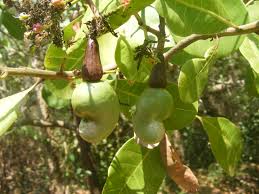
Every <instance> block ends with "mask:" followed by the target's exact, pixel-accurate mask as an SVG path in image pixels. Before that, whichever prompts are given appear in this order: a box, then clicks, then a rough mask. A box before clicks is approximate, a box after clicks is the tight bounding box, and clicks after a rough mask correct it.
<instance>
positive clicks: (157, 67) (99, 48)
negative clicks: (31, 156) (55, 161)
mask: <svg viewBox="0 0 259 194" xmlns="http://www.w3.org/2000/svg"><path fill="white" fill-rule="evenodd" d="M65 2H66V3H65ZM249 3H250V4H247V5H245V4H244V2H243V1H241V0H235V1H234V0H229V1H223V0H218V1H211V0H210V1H205V0H199V1H197V2H194V1H189V0H156V1H155V0H148V1H137V0H122V1H117V0H104V1H102V2H99V1H97V0H96V1H87V2H85V1H63V0H58V1H47V0H40V1H17V2H14V1H4V3H0V26H1V31H0V34H1V36H0V50H1V54H0V77H1V79H2V81H3V82H2V83H3V87H4V88H5V89H6V82H7V83H8V84H9V85H10V86H11V87H10V88H9V91H8V94H3V95H2V93H1V95H2V96H3V98H2V99H1V100H0V105H1V107H2V109H1V111H0V136H1V138H8V137H9V136H8V135H6V136H4V135H5V134H8V132H10V131H8V130H9V129H11V128H17V129H18V130H17V131H23V128H22V127H19V126H20V125H21V126H22V125H25V126H27V128H26V127H25V128H26V130H25V131H27V132H29V133H30V134H32V136H33V138H36V139H37V138H39V139H41V141H43V143H44V146H46V149H47V150H48V151H49V150H50V149H51V146H53V144H54V143H53V142H52V139H51V135H50V134H51V133H56V132H57V133H62V131H60V130H57V129H60V128H64V129H70V130H68V132H67V136H68V138H64V135H61V137H60V139H58V142H59V143H60V142H62V141H63V142H64V148H62V149H64V150H66V153H65V156H64V157H65V163H66V162H67V164H68V166H69V169H68V170H67V171H65V176H68V177H69V176H70V174H69V173H71V172H72V171H76V174H77V175H78V177H76V178H75V179H76V180H79V179H80V177H87V179H88V182H90V183H91V184H89V185H88V186H89V189H90V190H91V191H92V192H93V190H95V189H96V187H99V188H98V189H100V188H101V189H102V187H103V193H104V194H105V193H122V192H126V193H137V192H138V193H157V192H158V190H159V188H160V185H161V184H162V182H163V179H164V177H165V174H166V173H167V174H169V175H170V177H171V178H172V179H173V180H175V182H176V183H177V184H178V185H179V186H180V187H182V186H183V185H188V183H189V182H188V181H189V179H188V177H187V178H186V177H183V179H181V181H177V180H179V178H180V176H182V174H179V176H176V175H175V176H171V174H170V168H169V167H168V166H167V165H168V164H163V163H162V159H161V157H162V158H163V156H164V157H165V158H171V159H172V158H173V159H172V160H173V162H172V163H176V166H177V165H179V166H180V167H181V169H183V168H182V167H184V169H185V170H186V169H187V170H188V171H190V173H189V174H192V175H193V173H192V172H191V170H190V169H189V168H188V167H187V166H184V165H183V164H181V162H179V161H180V160H179V159H178V158H177V157H176V155H177V154H175V152H174V148H173V146H172V147H171V146H170V149H171V152H168V151H165V150H164V151H163V150H162V149H161V150H159V147H158V146H159V143H160V141H165V142H166V141H168V143H169V139H166V138H165V137H166V134H173V133H176V132H175V131H176V130H180V129H183V130H182V131H180V133H182V136H183V137H184V138H187V139H188V141H187V140H184V141H183V144H185V145H186V142H188V143H187V144H190V145H187V146H186V147H187V149H188V151H187V152H186V151H185V152H186V153H188V154H189V156H190V155H191V156H193V155H192V151H193V150H195V149H196V148H197V147H198V149H201V147H199V146H202V145H203V146H204V145H205V144H201V145H199V146H193V147H191V145H193V144H195V143H196V142H193V138H195V137H191V133H192V132H193V130H192V128H191V127H190V124H192V125H198V128H201V127H202V128H203V129H204V132H206V135H205V133H204V132H202V136H201V137H199V138H201V139H204V141H203V142H207V140H208V141H209V144H210V149H211V150H212V153H213V155H214V157H215V159H216V160H217V162H218V163H219V165H220V166H221V167H222V168H223V169H224V171H225V172H226V173H228V174H229V175H230V176H234V175H235V170H236V168H237V167H238V162H239V160H240V158H241V157H242V153H243V159H246V160H247V158H248V159H250V156H249V154H247V153H248V152H250V151H249V149H248V148H250V146H251V148H252V151H251V156H252V159H251V161H254V160H255V161H256V160H257V159H255V158H254V157H255V156H256V154H257V153H256V151H255V152H254V150H256V149H255V147H256V146H257V144H253V142H254V141H251V138H252V137H253V136H251V134H256V130H255V131H254V132H253V133H252V132H251V131H252V129H256V128H257V120H258V119H257V116H258V115H257V112H258V111H257V112H256V114H254V115H252V113H253V112H252V111H251V112H249V113H246V112H245V111H246V107H241V108H242V111H239V110H238V108H239V106H238V103H239V102H241V101H243V102H245V103H250V101H251V102H253V100H254V99H256V97H258V96H259V82H258V80H259V48H258V45H259V36H258V19H259V17H258V12H257V10H258V7H259V2H258V1H253V2H252V1H251V2H249ZM241 25H244V26H241ZM2 27H3V28H2ZM2 35H4V36H2ZM23 39H24V40H25V41H24V42H23ZM209 39H211V40H209ZM91 41H92V43H91V44H90V43H89V42H91ZM12 49H13V50H14V51H13V52H10V51H12ZM45 50H46V52H45ZM233 53H238V54H234V55H233V56H231V57H229V58H228V56H230V55H231V54H233ZM239 54H242V55H243V56H244V58H242V57H240V56H238V57H236V56H235V55H239ZM222 57H225V58H223V59H222ZM224 60H226V61H227V62H226V61H224ZM245 60H247V62H245ZM240 61H241V63H242V64H246V66H245V67H243V66H241V65H240V67H238V68H234V67H233V64H236V63H237V62H240ZM168 62H173V63H177V65H176V64H170V63H169V64H168ZM97 63H98V64H97ZM16 64H17V65H16ZM18 65H22V66H25V67H27V68H17V66H18ZM97 65H99V66H98V67H97ZM220 65H222V67H221V66H220ZM29 67H32V69H30V68H29ZM43 68H44V69H45V70H42V69H43ZM97 69H98V72H96V71H97ZM229 70H233V71H229ZM244 70H245V71H244ZM243 72H247V73H246V74H245V75H244V73H243ZM97 74H98V75H97ZM96 75H97V76H96ZM240 75H241V77H242V79H239V78H240V77H239V76H240ZM18 76H28V77H41V78H42V79H44V81H43V80H41V82H39V81H37V82H36V84H34V85H32V83H34V82H35V80H33V81H32V80H31V79H29V80H27V81H25V82H26V85H25V84H20V85H19V84H18V83H19V79H18ZM244 77H245V78H244ZM81 78H83V82H86V81H87V82H93V83H82V80H81ZM213 80H216V81H215V82H214V81H213ZM243 80H245V83H244V81H243ZM238 81H239V82H238ZM154 83H155V84H154ZM211 83H213V84H211ZM236 84H237V85H238V87H241V88H242V91H244V89H243V88H245V89H246V91H247V92H248V94H249V95H251V96H250V97H249V96H245V97H241V95H240V93H239V94H238V96H239V98H235V100H236V101H234V103H233V107H231V110H226V109H224V110H223V111H222V110H220V108H221V104H217V102H215V101H214V100H213V99H214V98H216V97H220V98H222V99H224V103H225V104H227V103H230V102H228V101H226V100H225V98H227V97H228V96H227V94H226V95H225V94H220V92H221V91H230V90H231V88H232V85H236ZM31 85H32V86H31ZM100 85H101V86H104V88H103V87H99V86H100ZM207 85H209V86H208V87H207ZM12 86H13V87H12ZM21 86H23V87H21ZM36 86H37V87H36ZM81 86H84V87H83V88H80V89H81V90H80V91H79V90H78V88H79V87H81ZM111 86H112V87H111ZM27 88H29V89H27ZM5 89H4V90H5ZM19 89H20V90H22V91H19ZM25 89H26V90H25ZM32 90H35V91H36V95H33V94H32V95H31V96H30V100H29V101H27V103H26V105H25V106H23V103H24V99H25V98H27V97H29V93H32V92H31V91H32ZM150 91H151V92H150ZM161 91H163V92H161ZM236 93H237V92H236ZM208 94H209V95H208ZM214 95H215V96H214ZM4 96H8V97H4ZM240 99H241V100H240ZM71 101H72V104H71V103H70V102H71ZM35 102H37V103H35ZM118 103H119V104H118ZM36 104H38V105H39V108H37V107H38V106H37V105H36ZM71 105H72V106H71ZM227 105H228V107H229V106H232V104H227ZM223 106H224V104H223ZM255 107H256V105H255ZM119 109H120V110H119ZM249 110H250V109H249ZM228 111H233V112H228ZM30 112H32V113H33V114H30ZM236 112H238V113H236ZM120 113H121V114H120ZM119 114H120V120H119ZM235 114H238V115H239V116H240V118H243V119H245V118H254V121H253V122H245V121H241V120H240V119H236V118H235V116H236V115H235ZM18 115H22V116H21V117H19V116H18ZM225 117H226V118H225ZM195 118H197V120H195ZM227 118H229V119H227ZM121 120H122V122H121ZM194 120H195V121H194ZM198 120H199V121H200V124H197V122H198ZM231 120H232V121H231ZM131 121H132V122H133V131H134V132H135V133H134V138H132V139H130V140H128V141H126V140H127V139H129V138H131V137H132V136H133V131H132V130H129V129H131V127H129V126H127V127H125V126H121V125H125V123H130V124H131ZM14 123H16V124H14ZM117 123H119V124H120V125H119V127H116V125H117ZM130 124H129V125H130ZM236 124H237V125H240V127H238V126H237V125H236ZM33 125H36V126H41V129H46V131H47V132H43V131H41V133H35V132H34V131H33V130H31V128H29V127H28V126H33ZM127 125H128V124H127ZM12 126H13V127H12ZM17 126H18V127H17ZM114 128H117V130H119V131H120V132H118V131H117V132H116V131H114V132H113V133H112V130H113V129H114ZM125 128H126V132H124V131H121V129H123V130H125ZM51 129H53V131H51ZM50 131H51V132H50ZM96 131H97V133H96ZM129 131H130V132H129ZM17 133H19V132H17ZM64 133H66V132H64ZM95 133H96V134H95ZM242 133H243V134H242ZM92 134H95V137H94V138H92V137H90V138H89V136H91V135H92ZM110 134H111V135H110ZM109 135H110V136H109ZM67 136H66V135H65V137H67ZM107 136H109V137H108V138H107ZM154 136H155V137H154ZM207 136H208V139H207ZM242 136H243V137H242ZM44 138H46V139H45V140H44ZM62 138H64V139H62ZM91 138H92V139H91ZM105 138H107V140H104V139H105ZM134 139H135V140H134ZM154 139H155V140H154ZM165 139H166V140H165ZM84 140H86V141H89V142H91V143H94V144H95V143H101V145H91V144H89V143H86V142H85V141H84ZM122 140H123V141H122ZM170 140H172V139H170ZM67 141H68V142H67ZM125 141H126V143H124V142H125ZM195 141H197V140H195ZM190 142H191V143H190ZM67 143H68V144H69V146H70V147H69V146H68V145H67ZM122 143H124V144H123V145H122ZM150 144H152V145H150ZM169 144H170V143H169ZM57 145H58V143H57ZM114 145H115V146H114ZM243 145H244V146H243ZM67 146H68V147H69V150H72V153H68V152H67ZM99 146H100V148H101V149H102V151H100V150H99V149H98V147H99ZM113 146H114V147H115V148H116V149H115V148H113V149H112V151H111V153H108V156H107V160H106V162H111V164H110V166H109V170H108V175H107V179H106V181H105V184H104V179H102V178H99V180H100V181H99V180H98V178H97V177H101V176H103V173H104V171H103V169H100V171H98V170H96V169H98V168H96V166H95V165H96V164H95V161H94V157H93V156H92V155H93V153H94V155H95V157H97V158H99V161H103V160H104V159H103V157H104V155H106V154H107V152H109V149H108V148H109V147H113ZM160 146H162V143H161V145H160ZM77 147H79V148H80V153H81V157H82V156H83V157H82V164H81V163H80V162H78V163H77V161H79V151H78V150H77ZM243 147H244V151H245V152H243ZM62 149H61V150H62ZM103 150H105V151H103ZM117 150H118V152H117V153H116V154H115V153H114V152H115V151H117ZM57 151H60V147H59V148H58V149H57ZM196 152H197V151H194V153H196ZM160 153H161V156H160ZM190 153H191V154H190ZM204 153H208V154H209V157H208V159H207V160H206V161H204V163H203V164H204V166H207V165H208V164H209V163H210V162H212V161H214V159H213V158H212V157H211V156H212V155H211V152H209V151H206V152H204ZM84 154H85V155H84ZM114 154H115V156H114ZM113 156H114V158H113V159H112V157H113ZM175 157H176V158H175ZM201 157H205V156H202V155H201ZM206 157H207V155H206ZM190 158H191V157H190ZM190 158H189V159H187V161H189V162H190ZM194 158H195V157H194ZM95 159H96V158H95ZM97 160H98V159H97ZM194 160H195V159H194ZM190 164H191V166H195V165H196V164H195V162H193V163H192V162H190ZM73 165H75V166H73ZM99 165H100V166H103V167H104V168H107V166H108V165H107V163H106V164H103V163H102V164H99ZM163 165H165V166H166V168H163ZM57 166H58V165H57ZM179 166H178V167H179ZM81 167H82V168H81ZM82 169H84V170H82ZM86 169H87V170H86ZM153 169H155V173H154V172H153ZM60 174H61V173H60ZM176 174H177V173H176ZM193 176H194V175H193ZM193 179H195V177H194V178H193ZM89 180H90V181H89ZM83 182H84V181H82V184H83ZM99 182H100V183H99ZM183 188H184V189H185V190H187V191H195V190H196V186H195V189H192V188H188V187H183Z"/></svg>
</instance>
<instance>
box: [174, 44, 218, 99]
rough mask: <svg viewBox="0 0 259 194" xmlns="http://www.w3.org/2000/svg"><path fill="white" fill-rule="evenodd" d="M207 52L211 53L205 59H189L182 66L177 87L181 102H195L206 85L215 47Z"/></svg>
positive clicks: (214, 54) (213, 60)
mask: <svg viewBox="0 0 259 194" xmlns="http://www.w3.org/2000/svg"><path fill="white" fill-rule="evenodd" d="M209 52H211V53H210V54H208V56H205V57H206V58H205V59H200V58H196V59H191V60H189V61H187V62H186V63H185V64H184V65H183V66H182V68H181V72H180V75H179V77H178V87H179V94H180V98H181V100H182V101H183V102H187V103H192V102H195V101H197V100H198V99H199V98H200V96H201V94H202V92H203V90H204V88H205V86H206V85H207V81H208V74H209V69H210V67H211V65H213V64H214V62H215V56H216V52H217V46H214V47H212V48H211V49H209ZM206 55H207V54H206Z"/></svg>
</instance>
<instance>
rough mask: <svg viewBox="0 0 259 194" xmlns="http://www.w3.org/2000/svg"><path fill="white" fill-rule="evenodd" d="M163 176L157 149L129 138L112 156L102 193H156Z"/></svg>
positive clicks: (163, 171) (163, 172)
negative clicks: (148, 147)
mask: <svg viewBox="0 0 259 194" xmlns="http://www.w3.org/2000/svg"><path fill="white" fill-rule="evenodd" d="M151 169H153V170H151ZM164 177H165V170H164V167H163V164H162V160H161V157H160V152H159V149H158V148H154V149H147V148H144V147H142V146H141V145H139V144H137V143H136V142H135V140H134V139H130V140H129V141H127V142H126V143H125V144H124V145H123V146H122V147H121V148H120V149H119V151H118V152H117V153H116V155H115V157H114V158H113V160H112V163H111V165H110V167H109V169H108V178H107V180H106V183H105V185H104V188H103V192H102V193H103V194H124V193H143V194H156V193H157V192H158V189H159V187H160V185H161V183H162V181H163V179H164Z"/></svg>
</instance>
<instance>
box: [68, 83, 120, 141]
mask: <svg viewBox="0 0 259 194" xmlns="http://www.w3.org/2000/svg"><path fill="white" fill-rule="evenodd" d="M71 103H72V107H73V110H74V112H75V114H76V115H77V116H79V117H81V118H83V119H82V120H81V122H80V125H79V134H80V136H81V137H82V138H83V139H84V140H85V141H88V142H90V143H99V142H100V141H101V140H102V139H104V138H106V137H107V136H109V135H110V134H111V132H112V130H113V129H114V127H115V125H116V123H117V122H118V119H119V113H120V110H119V101H118V97H117V95H116V93H115V92H114V90H113V88H112V87H111V86H110V85H109V84H108V83H107V82H102V81H100V82H89V83H87V82H82V83H81V84H79V85H77V87H76V88H75V90H74V91H73V94H72V98H71Z"/></svg>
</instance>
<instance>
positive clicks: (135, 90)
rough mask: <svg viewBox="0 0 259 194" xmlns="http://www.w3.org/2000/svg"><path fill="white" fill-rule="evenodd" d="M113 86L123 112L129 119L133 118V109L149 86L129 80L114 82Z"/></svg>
mask: <svg viewBox="0 0 259 194" xmlns="http://www.w3.org/2000/svg"><path fill="white" fill-rule="evenodd" d="M113 85H114V89H115V91H116V93H117V96H118V98H119V102H120V105H121V111H122V112H123V113H124V114H125V115H126V116H127V117H129V118H131V114H130V110H131V107H132V106H134V105H135V104H136V102H137V100H138V98H139V96H140V95H141V93H142V92H143V90H144V89H145V87H146V86H147V85H146V84H144V83H139V82H134V83H131V82H130V81H127V80H117V81H114V83H113Z"/></svg>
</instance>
